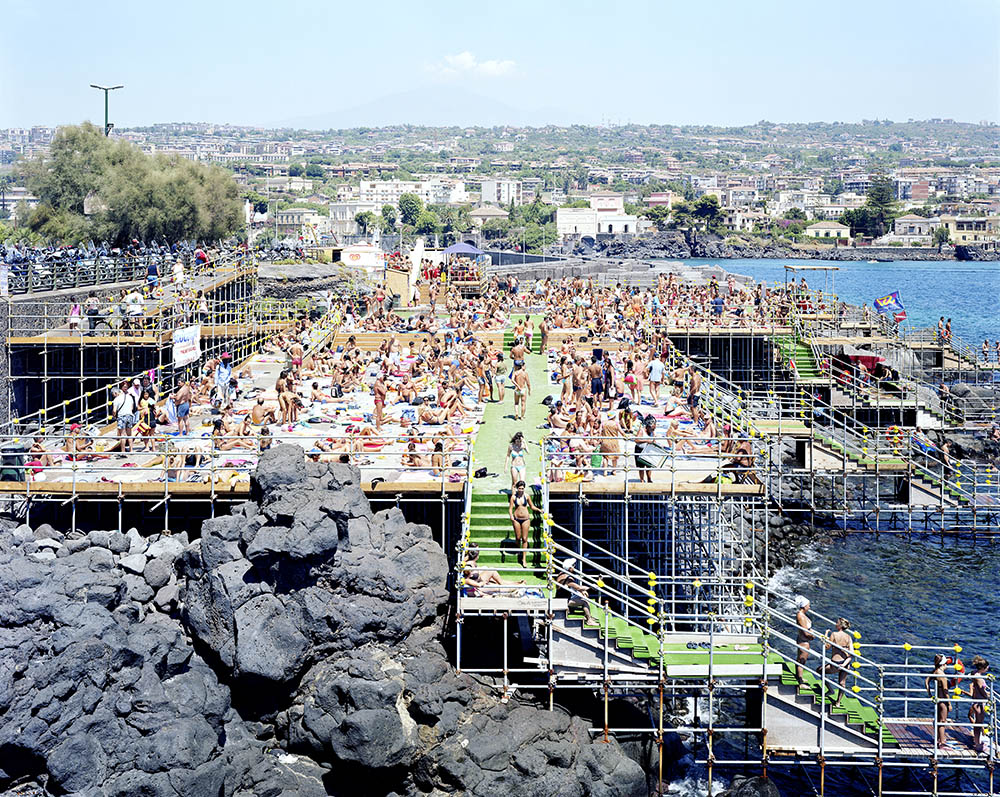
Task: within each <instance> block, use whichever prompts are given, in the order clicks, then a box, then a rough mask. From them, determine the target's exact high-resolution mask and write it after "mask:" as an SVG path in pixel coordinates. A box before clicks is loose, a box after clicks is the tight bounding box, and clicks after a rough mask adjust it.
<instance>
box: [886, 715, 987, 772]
mask: <svg viewBox="0 0 1000 797" xmlns="http://www.w3.org/2000/svg"><path fill="white" fill-rule="evenodd" d="M959 705H963V704H961V703H960V704H959ZM986 716H987V717H989V714H987V715H986ZM916 719H918V720H919V722H920V724H919V725H917V724H911V723H907V722H905V721H904V722H887V723H886V728H888V730H889V732H890V733H891V734H892V735H893V736H895V737H896V741H897V742H899V748H898V749H896V748H889V749H891V750H892V752H893V753H895V754H896V755H902V756H914V757H923V758H926V757H927V756H931V755H933V754H934V725H933V722H934V720H933V719H932V718H931V717H920V718H916ZM924 723H926V724H924ZM945 739H946V743H947V748H946V749H944V750H938V757H939V758H943V759H947V758H981V759H983V760H984V761H985V760H986V758H987V756H986V755H985V754H984V753H977V752H975V751H974V750H973V749H972V728H969V727H967V726H964V725H956V724H948V725H947V727H946V729H945ZM984 739H987V740H988V739H989V737H988V736H987V737H984ZM987 744H989V741H987Z"/></svg>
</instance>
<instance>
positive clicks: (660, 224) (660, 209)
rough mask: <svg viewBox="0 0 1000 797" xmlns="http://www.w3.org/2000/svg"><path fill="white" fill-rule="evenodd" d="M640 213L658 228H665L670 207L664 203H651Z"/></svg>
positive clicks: (668, 218)
mask: <svg viewBox="0 0 1000 797" xmlns="http://www.w3.org/2000/svg"><path fill="white" fill-rule="evenodd" d="M642 215H643V216H645V217H646V218H647V219H649V220H650V221H651V222H653V224H655V225H656V228H657V229H658V230H665V229H666V228H667V223H668V222H669V221H670V208H668V207H667V206H666V205H652V206H651V207H648V208H645V209H644V210H643V211H642Z"/></svg>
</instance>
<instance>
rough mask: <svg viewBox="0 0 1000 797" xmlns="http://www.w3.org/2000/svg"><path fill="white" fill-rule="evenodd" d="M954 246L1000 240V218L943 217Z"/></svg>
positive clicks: (942, 223)
mask: <svg viewBox="0 0 1000 797" xmlns="http://www.w3.org/2000/svg"><path fill="white" fill-rule="evenodd" d="M941 225H942V226H943V227H946V228H947V229H948V235H949V237H950V238H951V242H952V243H953V244H975V243H990V242H994V243H995V242H996V241H998V240H1000V216H942V217H941Z"/></svg>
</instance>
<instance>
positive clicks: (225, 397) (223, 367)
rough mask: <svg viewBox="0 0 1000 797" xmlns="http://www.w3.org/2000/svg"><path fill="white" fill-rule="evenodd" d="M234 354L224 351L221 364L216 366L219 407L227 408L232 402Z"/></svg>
mask: <svg viewBox="0 0 1000 797" xmlns="http://www.w3.org/2000/svg"><path fill="white" fill-rule="evenodd" d="M232 359H233V356H232V355H231V354H230V353H229V352H228V351H224V352H222V354H221V356H220V357H219V364H218V365H216V366H215V389H216V392H217V395H218V397H219V409H220V410H224V409H226V408H227V407H228V406H229V405H230V403H231V402H232V389H231V386H230V381H231V380H232V378H233V362H232Z"/></svg>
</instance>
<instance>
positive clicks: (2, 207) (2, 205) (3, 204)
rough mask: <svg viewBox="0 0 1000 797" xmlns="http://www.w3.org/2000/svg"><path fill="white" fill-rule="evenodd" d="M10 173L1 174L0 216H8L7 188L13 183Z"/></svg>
mask: <svg viewBox="0 0 1000 797" xmlns="http://www.w3.org/2000/svg"><path fill="white" fill-rule="evenodd" d="M11 182H12V181H11V179H10V175H7V174H3V175H0V214H3V215H2V216H0V218H4V219H5V218H7V189H8V188H10V185H11Z"/></svg>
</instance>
